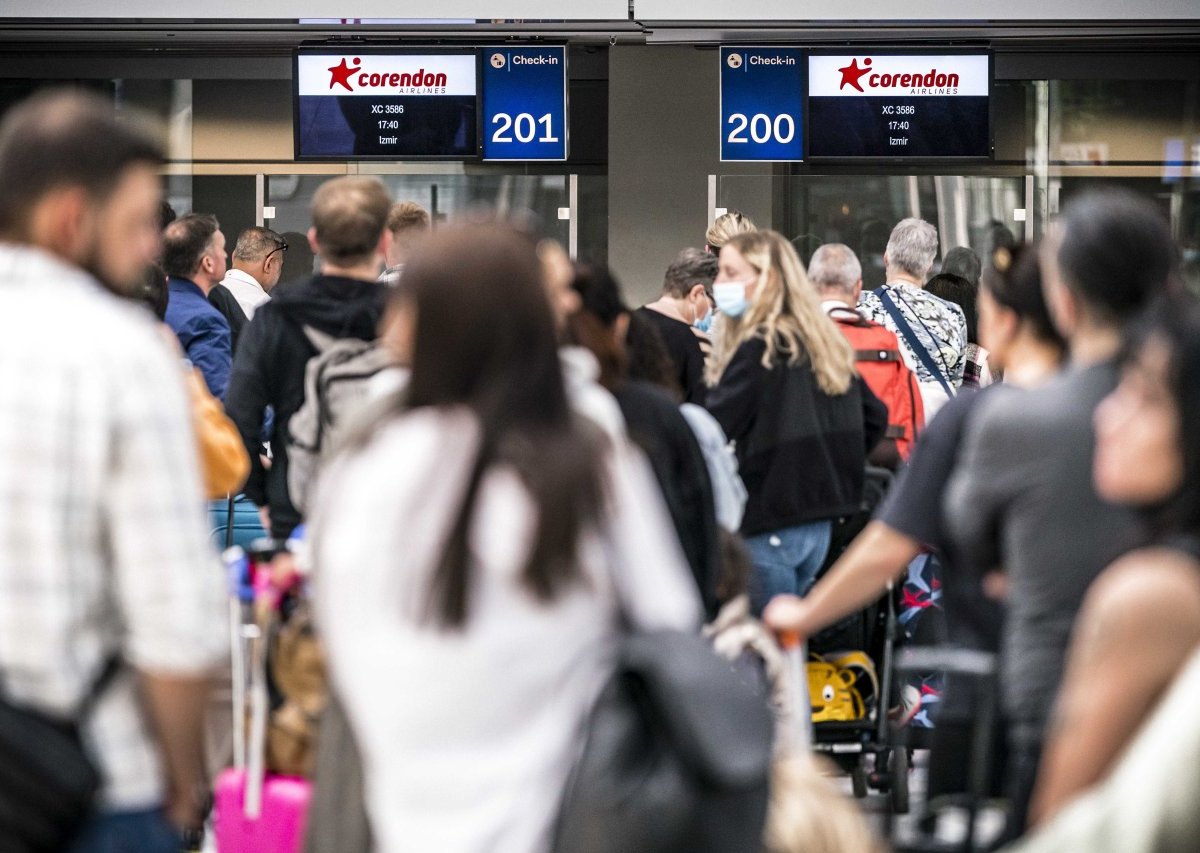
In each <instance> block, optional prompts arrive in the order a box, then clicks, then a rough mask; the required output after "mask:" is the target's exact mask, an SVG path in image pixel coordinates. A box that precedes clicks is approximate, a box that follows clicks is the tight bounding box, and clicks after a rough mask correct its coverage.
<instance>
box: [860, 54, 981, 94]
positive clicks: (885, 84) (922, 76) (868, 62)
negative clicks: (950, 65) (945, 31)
mask: <svg viewBox="0 0 1200 853" xmlns="http://www.w3.org/2000/svg"><path fill="white" fill-rule="evenodd" d="M873 62H874V61H873V60H872V59H870V58H869V57H868V58H865V59H863V64H862V66H859V64H858V57H855V58H854V59H852V60H850V64H849V65H847V66H845V67H843V68H839V69H838V71H839V72H840V73H841V75H842V82H841V84H840V85H839V86H838V91H839V92H840V91H841V90H842V89H844V88H846V87H847V86H850V87H851V88H853V89H857V90H858V91H860V92H862V93H864V94H866V89H864V88H863V86H862V80H863V78H864V77H865V78H866V82H867V86H868V88H871V89H895V88H903V89H912V90H913V91H912V92H910V93H909V94H934V93H935V92H936V93H937V94H952V93H953V92H955V91H957V90H958V85H959V77H958V75H957V74H954V73H950V74H943V73H941V72H939V71H938V70H937V68H931V69H930V70H929V71H927V72H924V73H921V72H917V73H904V74H875V73H873V71H874V69H873V68H872V67H871V66H872V64H873Z"/></svg>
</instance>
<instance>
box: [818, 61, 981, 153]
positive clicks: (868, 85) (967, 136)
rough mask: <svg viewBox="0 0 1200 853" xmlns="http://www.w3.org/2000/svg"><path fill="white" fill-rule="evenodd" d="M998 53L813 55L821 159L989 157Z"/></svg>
mask: <svg viewBox="0 0 1200 853" xmlns="http://www.w3.org/2000/svg"><path fill="white" fill-rule="evenodd" d="M991 80H992V74H991V57H990V55H989V54H987V53H975V54H915V55H914V54H894V53H885V52H867V53H861V54H838V55H825V54H818V53H811V54H809V57H808V128H809V136H808V151H809V156H810V157H811V158H813V159H818V158H836V159H842V158H864V157H865V158H893V157H900V158H918V157H919V158H936V159H987V158H989V157H991V155H992V123H991V107H990V97H989V96H990V94H991Z"/></svg>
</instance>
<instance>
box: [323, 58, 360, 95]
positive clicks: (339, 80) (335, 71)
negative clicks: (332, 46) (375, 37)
mask: <svg viewBox="0 0 1200 853" xmlns="http://www.w3.org/2000/svg"><path fill="white" fill-rule="evenodd" d="M361 66H362V60H361V59H359V58H358V57H357V56H356V57H354V67H353V68H351V67H350V66H349V65H347V64H346V57H344V56H343V57H342V61H341V62H340V63H338V64H337V65H335V66H333V67H332V68H330V69H329V88H330V89H332V88H333V87H334V85H335V84H336V85H338V86H345V87H346V91H347V92H353V91H354V89H353V88H351V86H350V75H351V74H353V73H354V72H356V71H358V69H359V67H361Z"/></svg>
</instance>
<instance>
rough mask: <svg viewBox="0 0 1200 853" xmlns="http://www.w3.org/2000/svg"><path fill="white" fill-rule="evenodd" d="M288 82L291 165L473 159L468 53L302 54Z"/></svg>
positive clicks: (475, 111)
mask: <svg viewBox="0 0 1200 853" xmlns="http://www.w3.org/2000/svg"><path fill="white" fill-rule="evenodd" d="M293 81H294V85H295V93H296V96H295V116H294V121H295V146H296V152H295V153H296V159H297V160H306V159H307V160H329V159H342V158H345V159H387V160H406V159H414V158H422V157H431V158H469V157H477V156H478V155H479V70H478V54H477V52H476V51H475V50H474V49H470V50H465V51H461V50H460V51H454V52H420V53H418V52H411V53H410V52H402V51H388V52H386V53H381V52H370V51H359V52H354V51H332V50H314V51H311V52H310V51H303V50H302V51H298V52H297V53H296V55H295V73H294V75H293Z"/></svg>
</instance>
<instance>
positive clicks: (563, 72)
mask: <svg viewBox="0 0 1200 853" xmlns="http://www.w3.org/2000/svg"><path fill="white" fill-rule="evenodd" d="M481 53H482V60H483V61H482V66H483V127H482V131H483V133H482V135H483V159H485V160H566V159H567V49H566V48H565V47H485V48H482V50H481Z"/></svg>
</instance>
